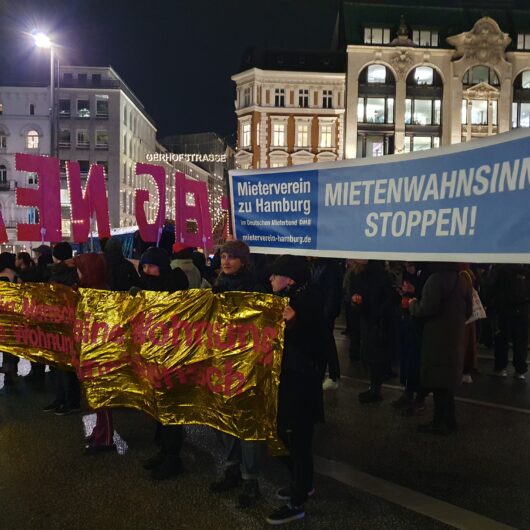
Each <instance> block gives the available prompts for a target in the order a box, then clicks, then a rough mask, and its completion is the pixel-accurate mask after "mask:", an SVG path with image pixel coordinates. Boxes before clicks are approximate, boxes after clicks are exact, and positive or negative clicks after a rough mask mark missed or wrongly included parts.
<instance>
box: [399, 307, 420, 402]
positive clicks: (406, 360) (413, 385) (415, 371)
mask: <svg viewBox="0 0 530 530" xmlns="http://www.w3.org/2000/svg"><path fill="white" fill-rule="evenodd" d="M399 331H400V359H399V361H400V370H399V372H400V379H401V384H402V385H403V386H404V387H405V393H406V394H407V395H409V396H411V397H412V396H413V395H414V393H415V392H418V391H419V390H420V359H421V336H420V332H419V330H418V327H417V324H416V322H415V321H414V320H413V319H412V318H411V317H409V316H403V317H402V318H401V320H400V328H399Z"/></svg>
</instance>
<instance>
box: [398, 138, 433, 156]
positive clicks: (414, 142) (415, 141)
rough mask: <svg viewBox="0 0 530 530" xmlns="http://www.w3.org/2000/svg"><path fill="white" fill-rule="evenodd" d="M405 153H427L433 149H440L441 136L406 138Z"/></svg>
mask: <svg viewBox="0 0 530 530" xmlns="http://www.w3.org/2000/svg"><path fill="white" fill-rule="evenodd" d="M403 147H404V149H403V151H404V152H405V153H411V152H413V151H426V150H427V149H432V148H433V147H440V137H439V136H405V144H404V146H403Z"/></svg>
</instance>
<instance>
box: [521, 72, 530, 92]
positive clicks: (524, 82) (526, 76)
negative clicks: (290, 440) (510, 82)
mask: <svg viewBox="0 0 530 530" xmlns="http://www.w3.org/2000/svg"><path fill="white" fill-rule="evenodd" d="M521 88H530V70H525V71H524V72H523V73H522V74H521Z"/></svg>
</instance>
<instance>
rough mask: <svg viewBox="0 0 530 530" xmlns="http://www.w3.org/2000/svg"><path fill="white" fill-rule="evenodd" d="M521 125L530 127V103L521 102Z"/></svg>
mask: <svg viewBox="0 0 530 530" xmlns="http://www.w3.org/2000/svg"><path fill="white" fill-rule="evenodd" d="M520 109H521V113H520V116H521V117H520V119H519V126H520V127H530V103H520Z"/></svg>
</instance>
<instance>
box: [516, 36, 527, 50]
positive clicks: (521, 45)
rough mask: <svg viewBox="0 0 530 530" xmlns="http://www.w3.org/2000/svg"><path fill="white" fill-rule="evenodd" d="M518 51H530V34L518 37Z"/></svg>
mask: <svg viewBox="0 0 530 530" xmlns="http://www.w3.org/2000/svg"><path fill="white" fill-rule="evenodd" d="M517 49H518V50H530V33H519V34H518V35H517Z"/></svg>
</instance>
